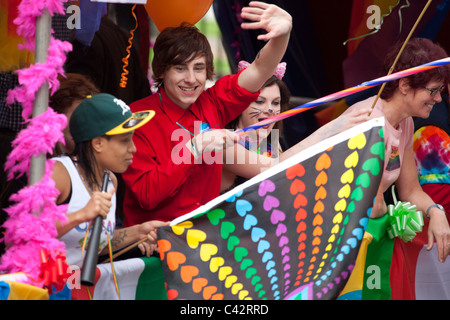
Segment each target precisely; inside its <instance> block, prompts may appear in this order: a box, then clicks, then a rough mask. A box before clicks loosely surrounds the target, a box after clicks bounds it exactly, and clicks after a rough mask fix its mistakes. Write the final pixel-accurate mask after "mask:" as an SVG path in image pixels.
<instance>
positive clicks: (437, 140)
mask: <svg viewBox="0 0 450 320" xmlns="http://www.w3.org/2000/svg"><path fill="white" fill-rule="evenodd" d="M414 154H415V160H416V166H417V173H418V175H419V182H420V184H421V185H424V184H427V183H447V184H450V137H449V135H448V134H447V132H445V131H444V130H443V129H441V128H439V127H437V126H433V125H428V126H424V127H421V128H419V129H418V130H417V131H416V132H415V133H414Z"/></svg>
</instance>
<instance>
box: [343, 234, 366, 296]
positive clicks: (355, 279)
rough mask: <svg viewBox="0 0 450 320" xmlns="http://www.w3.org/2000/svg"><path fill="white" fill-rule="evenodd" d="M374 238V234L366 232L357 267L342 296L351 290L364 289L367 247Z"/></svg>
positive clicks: (357, 259)
mask: <svg viewBox="0 0 450 320" xmlns="http://www.w3.org/2000/svg"><path fill="white" fill-rule="evenodd" d="M372 239H373V236H372V235H371V234H370V233H367V232H364V237H363V239H362V241H361V246H360V248H359V252H358V256H357V258H356V263H355V267H354V268H353V271H352V273H351V275H350V278H349V279H348V281H347V284H346V285H345V287H344V289H343V290H342V292H341V294H340V295H341V296H342V295H344V294H346V293H349V292H353V291H359V290H362V286H363V281H364V266H365V262H366V256H367V247H368V245H369V244H370V243H371V242H372Z"/></svg>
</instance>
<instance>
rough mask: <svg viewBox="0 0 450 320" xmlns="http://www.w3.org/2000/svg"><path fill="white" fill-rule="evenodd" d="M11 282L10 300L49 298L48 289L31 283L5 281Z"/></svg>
mask: <svg viewBox="0 0 450 320" xmlns="http://www.w3.org/2000/svg"><path fill="white" fill-rule="evenodd" d="M5 282H6V283H8V284H9V287H10V292H9V296H8V300H48V299H49V295H48V291H47V290H46V289H42V288H39V287H35V286H32V285H29V284H25V283H21V282H14V281H5Z"/></svg>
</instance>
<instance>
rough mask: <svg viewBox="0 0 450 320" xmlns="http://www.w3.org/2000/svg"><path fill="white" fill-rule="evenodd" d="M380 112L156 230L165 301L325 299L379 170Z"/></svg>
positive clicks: (342, 268) (358, 230)
mask: <svg viewBox="0 0 450 320" xmlns="http://www.w3.org/2000/svg"><path fill="white" fill-rule="evenodd" d="M383 124H384V118H378V119H372V120H370V121H368V122H366V123H363V124H361V125H359V126H356V127H354V128H352V129H350V130H347V131H345V132H342V133H340V134H338V135H336V136H334V137H332V138H330V139H327V140H324V141H322V142H321V143H319V144H316V145H314V146H312V147H311V148H308V149H307V150H305V151H303V152H300V153H298V154H297V155H295V156H293V157H291V158H289V159H287V160H285V161H283V162H281V163H279V164H277V165H276V166H274V167H272V168H270V169H269V170H267V171H264V172H263V173H261V174H259V175H257V176H256V177H254V178H253V179H251V180H249V181H247V182H245V183H244V184H242V185H240V186H238V187H236V188H235V189H233V190H231V191H229V192H227V193H225V194H223V195H221V196H220V197H218V198H216V199H214V200H212V201H211V202H209V203H207V204H206V205H204V206H202V207H200V208H198V209H197V210H195V211H193V212H191V213H189V214H187V215H185V216H182V217H180V218H179V219H176V220H174V221H172V223H171V226H169V227H163V228H160V229H159V230H158V237H159V238H158V245H159V248H160V256H161V260H162V266H163V271H164V276H165V281H166V284H167V294H168V297H169V299H190V300H203V299H206V300H209V299H213V300H216V299H217V300H246V299H249V300H263V299H266V300H282V299H291V300H300V299H301V300H303V299H308V300H312V299H335V298H337V296H338V295H339V292H340V291H341V290H342V289H343V287H344V286H345V284H346V282H347V279H348V277H349V275H350V273H351V272H352V269H353V266H354V264H355V260H356V256H357V254H358V250H359V246H360V244H361V240H362V238H363V234H364V231H365V227H366V226H367V222H368V216H369V214H370V210H371V207H372V204H373V200H374V198H375V195H376V192H377V189H378V186H379V183H380V180H381V175H382V170H383V169H382V168H383V162H384V140H383V130H382V126H383Z"/></svg>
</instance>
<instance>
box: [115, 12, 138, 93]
mask: <svg viewBox="0 0 450 320" xmlns="http://www.w3.org/2000/svg"><path fill="white" fill-rule="evenodd" d="M135 8H136V4H134V5H133V8H132V9H131V14H132V15H133V17H134V20H135V21H136V26H135V27H134V29H133V30H131V31H130V34H131V36H130V38H129V39H128V46H127V49H126V51H127V55H126V56H125V57H124V58H123V59H122V62H123V72H122V76H121V78H120V84H119V85H120V87H121V88H126V87H127V81H128V77H127V75H128V70H127V67H128V59H129V58H130V55H131V52H130V49H131V47H132V46H133V38H134V32H135V31H136V29H137V27H138V21H137V18H136V14H135V13H134V9H135Z"/></svg>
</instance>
